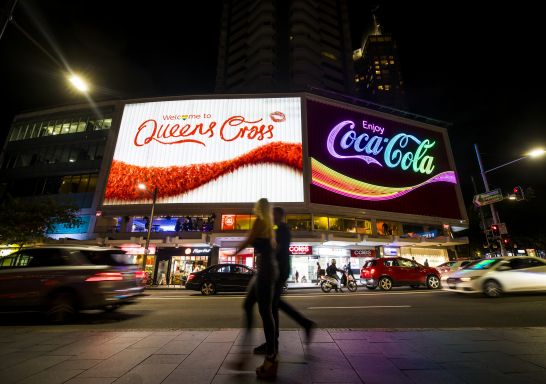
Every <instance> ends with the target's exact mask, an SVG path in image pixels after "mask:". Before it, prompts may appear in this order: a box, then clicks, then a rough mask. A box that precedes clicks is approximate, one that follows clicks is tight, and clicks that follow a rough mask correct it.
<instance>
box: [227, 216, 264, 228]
mask: <svg viewBox="0 0 546 384" xmlns="http://www.w3.org/2000/svg"><path fill="white" fill-rule="evenodd" d="M255 220H256V216H255V215H222V226H221V228H222V231H233V230H235V231H248V230H250V228H252V225H253V224H254V221H255Z"/></svg>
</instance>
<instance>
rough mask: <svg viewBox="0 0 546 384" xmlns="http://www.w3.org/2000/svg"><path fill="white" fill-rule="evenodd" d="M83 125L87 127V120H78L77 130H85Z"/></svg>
mask: <svg viewBox="0 0 546 384" xmlns="http://www.w3.org/2000/svg"><path fill="white" fill-rule="evenodd" d="M85 127H87V122H86V121H85V119H83V120H80V121H79V122H78V130H77V131H78V132H85Z"/></svg>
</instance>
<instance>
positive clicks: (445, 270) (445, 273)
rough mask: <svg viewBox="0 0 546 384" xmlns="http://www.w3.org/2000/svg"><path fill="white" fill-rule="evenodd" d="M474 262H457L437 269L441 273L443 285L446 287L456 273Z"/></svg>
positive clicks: (445, 264)
mask: <svg viewBox="0 0 546 384" xmlns="http://www.w3.org/2000/svg"><path fill="white" fill-rule="evenodd" d="M472 262H473V261H472V260H455V261H448V262H447V263H443V264H440V265H438V266H437V267H436V269H437V270H438V272H440V279H441V280H442V285H445V283H446V281H447V279H448V277H450V276H451V275H452V274H453V273H454V272H456V271H458V270H459V269H463V268H464V267H466V266H467V265H468V264H470V263H472Z"/></svg>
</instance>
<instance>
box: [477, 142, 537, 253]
mask: <svg viewBox="0 0 546 384" xmlns="http://www.w3.org/2000/svg"><path fill="white" fill-rule="evenodd" d="M474 149H475V151H476V157H477V159H478V165H479V166H480V173H481V175H482V180H483V186H484V187H485V192H489V183H488V181H487V176H486V174H487V173H489V172H491V171H496V170H497V169H499V168H502V167H505V166H507V165H510V164H514V163H516V162H518V161H521V160H523V159H526V158H528V157H539V156H542V155H544V154H545V153H546V150H544V149H543V148H537V149H533V150H532V151H529V152H528V153H526V154H525V156H522V157H519V158H517V159H515V160H512V161H509V162H507V163H504V164H501V165H499V166H496V167H494V168H491V169H488V170H487V171H485V170H484V168H483V163H482V158H481V156H480V151H479V150H478V144H474ZM489 207H490V208H491V217H492V219H493V224H499V223H500V218H499V213H498V212H497V210H496V208H495V204H489ZM484 229H485V228H484ZM498 241H499V245H500V251H501V255H502V256H506V249H505V248H504V245H503V243H502V241H501V240H500V239H499V240H498Z"/></svg>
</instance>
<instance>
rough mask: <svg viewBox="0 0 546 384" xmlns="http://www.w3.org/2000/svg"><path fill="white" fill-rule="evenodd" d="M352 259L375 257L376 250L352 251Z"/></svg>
mask: <svg viewBox="0 0 546 384" xmlns="http://www.w3.org/2000/svg"><path fill="white" fill-rule="evenodd" d="M351 257H375V249H351Z"/></svg>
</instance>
